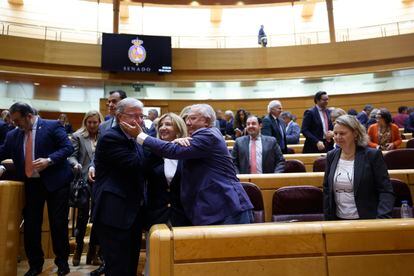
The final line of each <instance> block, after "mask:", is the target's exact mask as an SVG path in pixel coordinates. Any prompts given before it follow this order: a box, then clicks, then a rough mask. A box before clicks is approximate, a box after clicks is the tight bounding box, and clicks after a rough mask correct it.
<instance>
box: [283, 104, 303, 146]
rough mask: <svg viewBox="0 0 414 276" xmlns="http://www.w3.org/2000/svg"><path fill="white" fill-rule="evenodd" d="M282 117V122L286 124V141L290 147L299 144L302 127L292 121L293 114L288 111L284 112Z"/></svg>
mask: <svg viewBox="0 0 414 276" xmlns="http://www.w3.org/2000/svg"><path fill="white" fill-rule="evenodd" d="M280 117H282V120H283V121H284V122H285V124H286V141H287V143H288V145H289V144H299V138H300V126H299V125H298V124H297V123H295V122H294V121H293V120H292V118H293V115H292V113H290V112H288V111H286V112H282V114H280Z"/></svg>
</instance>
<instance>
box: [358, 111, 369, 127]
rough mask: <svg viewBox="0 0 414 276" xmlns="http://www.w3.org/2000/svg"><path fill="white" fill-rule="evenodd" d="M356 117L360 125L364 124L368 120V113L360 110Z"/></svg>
mask: <svg viewBox="0 0 414 276" xmlns="http://www.w3.org/2000/svg"><path fill="white" fill-rule="evenodd" d="M356 118H357V119H358V121H359V122H360V123H361V125H363V126H365V125H366V124H367V122H368V119H369V118H368V115H367V113H365V112H363V111H361V112H359V113H358V115H357V116H356Z"/></svg>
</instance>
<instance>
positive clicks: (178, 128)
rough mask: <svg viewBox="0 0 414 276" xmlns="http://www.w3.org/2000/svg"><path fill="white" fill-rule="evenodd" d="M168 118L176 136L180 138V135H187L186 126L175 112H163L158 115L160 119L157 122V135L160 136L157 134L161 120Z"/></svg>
mask: <svg viewBox="0 0 414 276" xmlns="http://www.w3.org/2000/svg"><path fill="white" fill-rule="evenodd" d="M167 117H168V118H170V119H171V121H172V123H173V127H174V130H175V132H176V134H177V138H182V137H187V136H188V135H187V126H186V125H185V123H184V120H183V119H182V118H181V117H180V116H178V115H177V114H175V113H165V114H164V115H162V116H161V117H160V119H159V120H158V122H157V137H158V138H160V135H159V129H160V126H161V122H162V121H163V120H164V119H165V118H167Z"/></svg>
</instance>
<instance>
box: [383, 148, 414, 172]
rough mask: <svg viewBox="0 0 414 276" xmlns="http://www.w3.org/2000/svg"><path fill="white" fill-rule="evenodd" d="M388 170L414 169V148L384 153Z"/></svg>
mask: <svg viewBox="0 0 414 276" xmlns="http://www.w3.org/2000/svg"><path fill="white" fill-rule="evenodd" d="M384 160H385V163H386V164H387V168H388V169H389V170H399V169H414V149H396V150H392V151H389V152H387V154H385V155H384Z"/></svg>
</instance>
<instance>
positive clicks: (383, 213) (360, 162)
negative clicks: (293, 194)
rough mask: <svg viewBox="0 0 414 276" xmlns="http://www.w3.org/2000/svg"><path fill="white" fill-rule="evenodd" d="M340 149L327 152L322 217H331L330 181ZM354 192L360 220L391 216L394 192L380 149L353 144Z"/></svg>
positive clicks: (334, 205) (332, 178)
mask: <svg viewBox="0 0 414 276" xmlns="http://www.w3.org/2000/svg"><path fill="white" fill-rule="evenodd" d="M340 156H341V149H340V148H338V149H334V150H332V151H330V152H328V154H327V158H326V161H327V163H326V170H325V177H324V180H323V193H324V214H325V219H326V220H335V219H337V217H336V203H335V196H334V190H333V181H334V174H335V170H336V167H337V165H338V161H339V157H340ZM354 194H355V203H356V207H357V211H358V215H359V218H360V219H375V218H391V215H392V209H393V207H394V201H395V199H394V192H393V189H392V185H391V182H390V178H389V175H388V170H387V166H386V164H385V162H384V158H383V156H382V152H381V151H380V150H377V149H372V148H368V147H366V148H363V147H357V150H356V154H355V162H354Z"/></svg>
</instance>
